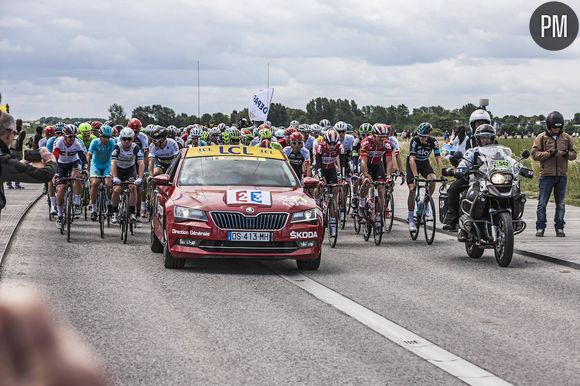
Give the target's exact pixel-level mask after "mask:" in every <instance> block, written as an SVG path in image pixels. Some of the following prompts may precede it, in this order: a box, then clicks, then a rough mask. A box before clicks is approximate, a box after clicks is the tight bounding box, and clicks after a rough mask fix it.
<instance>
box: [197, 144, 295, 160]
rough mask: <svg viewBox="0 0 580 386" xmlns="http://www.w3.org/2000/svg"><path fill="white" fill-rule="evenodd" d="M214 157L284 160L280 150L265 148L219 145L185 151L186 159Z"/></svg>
mask: <svg viewBox="0 0 580 386" xmlns="http://www.w3.org/2000/svg"><path fill="white" fill-rule="evenodd" d="M215 156H221V157H223V156H236V157H252V158H253V157H260V158H272V159H279V160H283V159H285V157H284V154H282V152H281V151H280V150H276V149H270V148H266V147H256V146H243V145H220V146H199V147H191V148H189V149H188V150H187V154H186V158H194V157H215Z"/></svg>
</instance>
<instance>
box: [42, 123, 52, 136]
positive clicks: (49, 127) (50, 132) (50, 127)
mask: <svg viewBox="0 0 580 386" xmlns="http://www.w3.org/2000/svg"><path fill="white" fill-rule="evenodd" d="M44 134H48V135H50V136H51V137H52V136H53V135H54V126H50V125H49V126H46V127H45V128H44Z"/></svg>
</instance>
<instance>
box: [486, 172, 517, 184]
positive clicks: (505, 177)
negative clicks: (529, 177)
mask: <svg viewBox="0 0 580 386" xmlns="http://www.w3.org/2000/svg"><path fill="white" fill-rule="evenodd" d="M513 178H514V177H513V176H512V175H511V174H506V173H493V174H492V175H491V183H492V184H494V185H509V184H511V182H512V180H513Z"/></svg>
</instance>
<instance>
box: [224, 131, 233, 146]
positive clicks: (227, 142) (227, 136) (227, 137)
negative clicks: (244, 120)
mask: <svg viewBox="0 0 580 386" xmlns="http://www.w3.org/2000/svg"><path fill="white" fill-rule="evenodd" d="M230 144H231V137H230V133H229V132H227V131H224V132H223V133H222V145H230Z"/></svg>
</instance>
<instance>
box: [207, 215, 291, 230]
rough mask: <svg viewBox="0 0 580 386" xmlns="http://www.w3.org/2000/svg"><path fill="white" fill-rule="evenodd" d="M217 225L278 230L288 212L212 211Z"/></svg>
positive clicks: (233, 227)
mask: <svg viewBox="0 0 580 386" xmlns="http://www.w3.org/2000/svg"><path fill="white" fill-rule="evenodd" d="M210 214H211V218H212V220H213V222H214V223H215V225H216V226H217V227H218V228H221V229H236V230H237V229H241V230H276V229H282V228H283V227H284V224H286V220H287V219H288V213H260V214H258V215H257V216H244V215H243V214H241V213H238V212H211V213H210Z"/></svg>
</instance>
